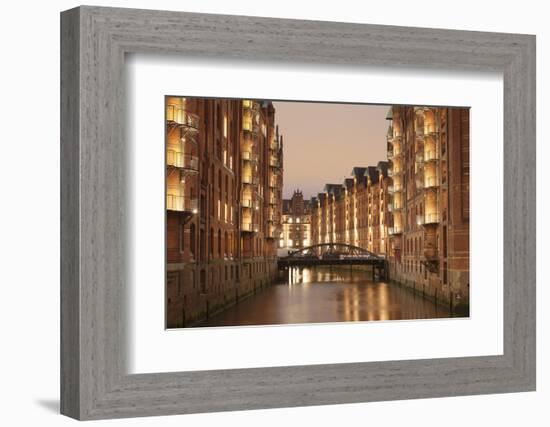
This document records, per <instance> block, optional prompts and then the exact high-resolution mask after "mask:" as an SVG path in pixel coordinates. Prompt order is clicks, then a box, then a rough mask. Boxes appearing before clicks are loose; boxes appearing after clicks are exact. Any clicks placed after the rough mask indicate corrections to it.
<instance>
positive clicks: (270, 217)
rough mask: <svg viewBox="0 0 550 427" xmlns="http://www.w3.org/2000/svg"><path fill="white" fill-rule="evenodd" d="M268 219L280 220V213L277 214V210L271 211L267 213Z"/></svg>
mask: <svg viewBox="0 0 550 427" xmlns="http://www.w3.org/2000/svg"><path fill="white" fill-rule="evenodd" d="M267 220H268V221H269V222H279V215H277V214H276V213H275V212H269V213H268V214H267Z"/></svg>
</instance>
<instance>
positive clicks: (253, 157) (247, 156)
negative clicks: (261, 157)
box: [241, 150, 258, 163]
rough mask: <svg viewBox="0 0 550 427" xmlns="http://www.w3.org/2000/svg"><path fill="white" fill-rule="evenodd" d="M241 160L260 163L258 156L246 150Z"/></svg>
mask: <svg viewBox="0 0 550 427" xmlns="http://www.w3.org/2000/svg"><path fill="white" fill-rule="evenodd" d="M241 158H242V159H243V160H245V161H248V162H254V163H256V162H257V161H258V155H257V154H256V153H253V152H252V151H248V150H245V151H243V152H242V153H241Z"/></svg>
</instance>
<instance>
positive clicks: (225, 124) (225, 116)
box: [223, 115, 227, 138]
mask: <svg viewBox="0 0 550 427" xmlns="http://www.w3.org/2000/svg"><path fill="white" fill-rule="evenodd" d="M223 136H224V138H227V115H224V116H223Z"/></svg>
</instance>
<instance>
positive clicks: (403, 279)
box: [329, 263, 469, 316]
mask: <svg viewBox="0 0 550 427" xmlns="http://www.w3.org/2000/svg"><path fill="white" fill-rule="evenodd" d="M329 268H332V269H333V270H334V271H338V270H340V271H345V272H349V271H362V272H366V273H368V277H369V278H371V275H372V270H373V267H372V266H369V265H354V266H332V267H329ZM388 275H389V278H388V279H377V280H380V281H387V282H390V283H393V284H395V285H398V286H400V287H402V288H405V289H407V290H409V291H410V292H412V293H414V294H416V295H419V296H421V297H423V298H425V299H427V300H428V301H432V302H434V303H436V304H438V305H440V306H442V307H445V308H448V309H449V310H450V311H451V313H453V314H455V315H459V316H468V315H469V304H467V303H464V302H463V301H469V299H468V296H465V295H461V294H459V293H456V292H455V293H454V294H453V293H452V289H451V286H450V285H443V284H441V282H440V281H439V280H437V279H434V278H430V275H426V276H427V278H426V279H425V278H424V277H423V276H422V275H420V274H405V273H403V272H402V271H399V270H398V269H396V267H395V264H392V263H390V265H389V272H388ZM430 279H431V280H430ZM455 279H456V280H457V281H458V278H455ZM462 279H463V280H464V278H462Z"/></svg>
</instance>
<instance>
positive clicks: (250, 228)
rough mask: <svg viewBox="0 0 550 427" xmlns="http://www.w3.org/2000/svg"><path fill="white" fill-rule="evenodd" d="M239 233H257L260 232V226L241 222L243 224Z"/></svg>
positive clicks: (244, 221)
mask: <svg viewBox="0 0 550 427" xmlns="http://www.w3.org/2000/svg"><path fill="white" fill-rule="evenodd" d="M241 231H244V232H247V233H257V232H258V231H260V226H259V225H258V224H254V223H252V222H248V221H246V220H243V222H242V223H241Z"/></svg>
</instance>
